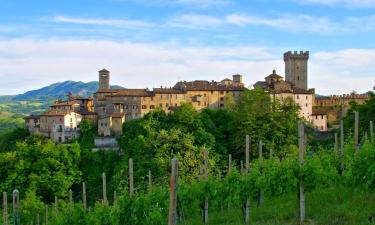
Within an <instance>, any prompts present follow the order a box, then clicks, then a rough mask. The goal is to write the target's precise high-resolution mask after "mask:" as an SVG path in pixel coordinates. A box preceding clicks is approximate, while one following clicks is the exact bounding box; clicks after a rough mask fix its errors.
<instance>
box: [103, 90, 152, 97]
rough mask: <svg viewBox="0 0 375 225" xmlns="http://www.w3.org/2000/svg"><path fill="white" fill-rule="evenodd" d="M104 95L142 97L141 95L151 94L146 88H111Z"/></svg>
mask: <svg viewBox="0 0 375 225" xmlns="http://www.w3.org/2000/svg"><path fill="white" fill-rule="evenodd" d="M106 96H125V97H127V96H133V97H142V96H153V94H152V93H151V92H150V91H149V90H148V89H119V90H113V91H112V92H111V93H109V94H108V95H106Z"/></svg>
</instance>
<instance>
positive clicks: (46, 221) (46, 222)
mask: <svg viewBox="0 0 375 225" xmlns="http://www.w3.org/2000/svg"><path fill="white" fill-rule="evenodd" d="M45 216H46V218H45V225H48V205H47V204H46V212H45Z"/></svg>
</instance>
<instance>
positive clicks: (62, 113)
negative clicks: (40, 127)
mask: <svg viewBox="0 0 375 225" xmlns="http://www.w3.org/2000/svg"><path fill="white" fill-rule="evenodd" d="M72 112H74V111H70V110H66V111H56V110H50V111H47V112H45V113H43V114H42V115H40V116H66V115H68V114H70V113H72ZM74 113H77V112H74ZM77 114H79V113H77Z"/></svg>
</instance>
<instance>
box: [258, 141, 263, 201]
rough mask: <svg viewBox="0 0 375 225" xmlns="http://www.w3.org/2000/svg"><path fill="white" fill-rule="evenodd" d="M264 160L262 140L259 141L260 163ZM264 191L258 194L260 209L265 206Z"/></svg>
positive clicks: (260, 190)
mask: <svg viewBox="0 0 375 225" xmlns="http://www.w3.org/2000/svg"><path fill="white" fill-rule="evenodd" d="M261 160H263V142H262V140H260V141H259V161H261ZM263 200H264V199H263V190H262V189H259V193H258V207H261V206H262V205H263Z"/></svg>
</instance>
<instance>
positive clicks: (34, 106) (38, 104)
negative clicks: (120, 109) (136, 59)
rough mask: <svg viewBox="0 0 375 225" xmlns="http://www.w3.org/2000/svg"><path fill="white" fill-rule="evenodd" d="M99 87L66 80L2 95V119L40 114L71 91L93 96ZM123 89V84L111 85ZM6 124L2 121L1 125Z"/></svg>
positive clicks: (95, 84) (0, 98)
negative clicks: (24, 91) (16, 93)
mask: <svg viewBox="0 0 375 225" xmlns="http://www.w3.org/2000/svg"><path fill="white" fill-rule="evenodd" d="M98 87H99V82H96V81H93V82H88V83H83V82H80V81H78V82H77V81H65V82H60V83H55V84H51V85H49V86H47V87H43V88H40V89H37V90H32V91H28V92H26V93H24V94H20V95H3V96H0V119H11V118H13V117H22V116H25V115H30V114H40V113H42V112H43V111H45V110H47V109H48V108H49V106H50V105H51V104H52V103H53V101H55V100H56V99H59V98H60V99H65V98H66V97H67V94H68V93H69V92H71V93H72V94H73V95H80V96H82V97H89V96H92V95H93V94H94V93H95V92H96V91H97V90H98ZM111 88H112V89H121V88H123V87H121V86H117V85H116V86H111ZM3 125H4V124H3V123H2V122H1V121H0V126H3Z"/></svg>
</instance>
